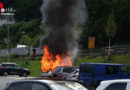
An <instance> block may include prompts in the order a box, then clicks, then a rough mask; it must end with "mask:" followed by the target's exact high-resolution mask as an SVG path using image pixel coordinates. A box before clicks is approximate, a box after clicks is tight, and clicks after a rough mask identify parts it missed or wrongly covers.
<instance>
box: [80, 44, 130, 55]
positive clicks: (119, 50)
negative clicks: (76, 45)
mask: <svg viewBox="0 0 130 90" xmlns="http://www.w3.org/2000/svg"><path fill="white" fill-rule="evenodd" d="M108 49H109V47H103V48H97V49H91V51H90V50H89V49H86V50H79V56H80V57H84V56H91V57H97V56H103V55H104V54H106V55H107V54H108V52H109V50H108ZM111 53H112V54H114V55H122V54H130V45H121V46H112V47H111Z"/></svg>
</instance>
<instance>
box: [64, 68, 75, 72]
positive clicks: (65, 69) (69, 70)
mask: <svg viewBox="0 0 130 90" xmlns="http://www.w3.org/2000/svg"><path fill="white" fill-rule="evenodd" d="M72 71H73V68H71V67H65V68H63V72H72Z"/></svg>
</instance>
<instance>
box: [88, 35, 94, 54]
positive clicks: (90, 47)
mask: <svg viewBox="0 0 130 90" xmlns="http://www.w3.org/2000/svg"><path fill="white" fill-rule="evenodd" d="M88 48H89V49H90V56H91V55H92V49H93V48H95V37H93V36H90V37H88Z"/></svg>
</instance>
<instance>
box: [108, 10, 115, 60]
mask: <svg viewBox="0 0 130 90" xmlns="http://www.w3.org/2000/svg"><path fill="white" fill-rule="evenodd" d="M106 34H107V36H108V38H109V52H108V57H109V59H110V49H111V39H112V38H114V37H115V35H116V23H115V20H114V11H112V12H111V13H110V14H109V17H108V20H107V25H106Z"/></svg>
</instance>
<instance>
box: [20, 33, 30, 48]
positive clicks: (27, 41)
mask: <svg viewBox="0 0 130 90" xmlns="http://www.w3.org/2000/svg"><path fill="white" fill-rule="evenodd" d="M31 42H32V39H31V38H30V37H29V36H27V35H23V37H22V39H21V40H20V42H19V44H22V45H27V46H30V45H31Z"/></svg>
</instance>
